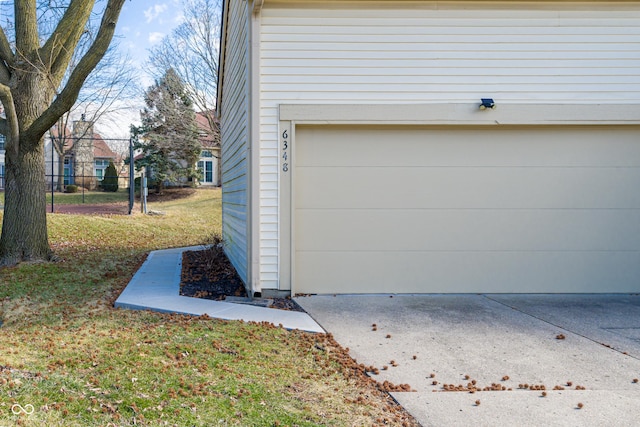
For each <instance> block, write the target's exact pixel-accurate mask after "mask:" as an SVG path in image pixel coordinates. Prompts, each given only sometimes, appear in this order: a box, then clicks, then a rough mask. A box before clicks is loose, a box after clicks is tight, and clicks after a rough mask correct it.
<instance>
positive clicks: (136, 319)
mask: <svg viewBox="0 0 640 427" xmlns="http://www.w3.org/2000/svg"><path fill="white" fill-rule="evenodd" d="M70 196H77V195H70ZM149 207H150V209H153V210H158V211H162V212H164V213H165V215H162V216H144V215H141V214H135V215H132V216H118V215H112V216H82V215H64V214H49V215H48V225H49V229H50V242H51V245H52V247H53V249H54V251H55V253H56V255H57V256H58V257H59V259H60V261H59V262H56V263H46V264H22V265H19V266H17V267H13V268H5V269H2V270H0V319H1V320H2V321H3V322H4V323H3V325H2V326H1V327H0V426H2V427H4V426H13V425H22V426H43V425H46V426H107V425H110V426H133V425H136V426H165V425H166V426H193V425H195V426H214V425H215V426H218V425H221V426H227V425H239V426H279V425H282V426H284V425H289V426H294V425H296V426H319V425H323V426H324V425H333V426H352V425H358V426H360V425H416V424H415V423H414V421H412V420H411V419H410V418H409V417H408V416H407V415H406V414H405V413H404V412H402V411H400V410H399V408H398V406H397V405H395V404H394V403H393V402H392V401H391V399H390V398H389V397H388V395H386V393H383V392H381V391H380V389H379V387H377V386H376V384H375V383H374V382H372V381H371V380H369V379H367V377H366V376H364V375H363V372H362V368H361V367H358V366H357V365H355V364H354V362H353V360H351V359H350V358H349V357H348V355H347V354H346V352H345V351H344V350H343V349H341V348H340V347H339V346H338V345H337V344H336V343H335V342H334V341H333V340H332V338H331V337H330V336H326V335H323V334H315V335H314V334H307V333H302V332H289V331H286V330H283V329H281V328H277V327H274V326H273V325H266V324H255V323H242V322H226V321H220V320H212V319H206V318H194V317H188V316H178V315H169V314H160V313H151V312H142V311H128V310H116V309H114V308H113V307H112V306H113V302H114V300H115V299H116V298H117V296H118V295H119V293H120V292H121V290H122V289H123V288H124V287H125V286H126V284H127V283H128V281H129V280H130V278H131V277H132V276H133V274H134V273H135V271H136V270H137V268H138V267H139V265H140V264H141V263H142V261H143V260H144V259H145V257H146V255H147V253H148V252H149V251H151V250H154V249H163V248H169V247H178V246H188V245H196V244H200V243H205V242H207V241H208V240H209V237H210V236H211V234H212V233H215V232H220V228H221V223H220V209H221V200H220V191H219V190H200V191H197V192H195V194H193V195H191V196H190V197H188V198H186V199H177V200H171V201H167V202H158V203H150V206H149ZM16 404H17V405H21V407H22V408H26V409H30V408H31V407H30V406H27V405H32V406H33V412H32V413H29V414H27V413H24V412H22V411H21V410H20V407H18V406H14V405H16ZM12 408H13V409H14V411H12ZM14 412H17V413H14Z"/></svg>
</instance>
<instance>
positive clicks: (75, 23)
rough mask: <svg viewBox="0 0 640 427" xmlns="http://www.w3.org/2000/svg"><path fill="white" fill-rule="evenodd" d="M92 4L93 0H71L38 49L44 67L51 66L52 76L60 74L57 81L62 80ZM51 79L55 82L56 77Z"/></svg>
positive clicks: (89, 14)
mask: <svg viewBox="0 0 640 427" xmlns="http://www.w3.org/2000/svg"><path fill="white" fill-rule="evenodd" d="M93 4H94V1H89V0H73V1H72V2H71V4H70V5H69V7H68V8H67V10H66V11H65V13H64V15H63V17H62V19H60V21H59V22H58V26H57V27H56V29H55V31H54V32H53V33H52V34H51V36H49V39H48V40H47V42H46V43H45V44H44V46H43V47H42V48H41V49H40V57H41V58H42V59H43V60H44V61H45V65H46V68H51V73H52V75H53V76H58V75H60V77H59V80H57V82H58V83H59V82H60V80H62V76H64V71H65V69H66V68H67V66H68V65H69V61H70V59H71V57H72V56H73V50H74V49H73V47H75V46H76V44H77V43H78V40H79V39H80V36H81V35H82V33H84V30H85V26H86V24H87V22H88V21H89V16H91V10H92V9H93ZM53 81H54V82H55V81H56V78H54V79H53Z"/></svg>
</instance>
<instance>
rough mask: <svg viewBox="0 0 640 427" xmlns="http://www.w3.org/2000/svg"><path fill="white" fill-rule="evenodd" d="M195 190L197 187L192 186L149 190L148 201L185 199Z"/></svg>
mask: <svg viewBox="0 0 640 427" xmlns="http://www.w3.org/2000/svg"><path fill="white" fill-rule="evenodd" d="M195 192H196V189H195V188H191V187H185V188H165V189H164V190H162V192H161V193H156V192H155V190H149V195H148V196H147V202H168V201H171V200H178V199H184V198H185V197H189V196H192V195H194V194H195ZM136 200H140V198H139V197H137V196H136Z"/></svg>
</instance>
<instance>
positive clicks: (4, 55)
mask: <svg viewBox="0 0 640 427" xmlns="http://www.w3.org/2000/svg"><path fill="white" fill-rule="evenodd" d="M0 59H1V60H2V61H4V62H5V63H6V64H7V66H8V67H11V66H12V65H13V61H14V60H15V58H14V54H13V50H11V45H10V44H9V40H8V39H7V35H6V34H5V32H4V29H3V28H2V27H0Z"/></svg>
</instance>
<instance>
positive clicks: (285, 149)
mask: <svg viewBox="0 0 640 427" xmlns="http://www.w3.org/2000/svg"><path fill="white" fill-rule="evenodd" d="M282 172H289V131H288V130H287V129H285V130H284V131H283V132H282Z"/></svg>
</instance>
